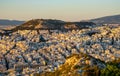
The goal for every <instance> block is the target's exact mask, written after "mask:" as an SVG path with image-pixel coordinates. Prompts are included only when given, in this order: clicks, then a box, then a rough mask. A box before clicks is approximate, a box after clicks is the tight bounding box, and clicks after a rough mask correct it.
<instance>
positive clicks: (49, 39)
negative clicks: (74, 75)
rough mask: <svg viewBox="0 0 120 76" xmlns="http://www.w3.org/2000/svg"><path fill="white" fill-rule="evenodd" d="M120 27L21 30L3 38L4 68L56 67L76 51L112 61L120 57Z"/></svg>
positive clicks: (0, 66)
mask: <svg viewBox="0 0 120 76" xmlns="http://www.w3.org/2000/svg"><path fill="white" fill-rule="evenodd" d="M119 30H120V27H119V26H117V27H110V26H100V27H95V28H90V29H82V30H72V31H67V32H64V31H59V30H51V32H52V33H49V31H47V30H39V31H37V30H19V31H16V32H14V33H12V34H11V35H7V36H5V35H3V36H2V37H1V40H0V72H1V73H8V74H9V75H12V76H14V75H30V74H33V73H42V72H46V71H54V70H56V69H57V68H59V66H60V65H62V64H64V63H65V60H66V58H67V57H69V56H71V55H72V54H79V53H85V54H87V55H90V56H92V57H94V58H96V59H100V60H102V61H105V62H108V61H113V60H115V59H118V58H120V31H119Z"/></svg>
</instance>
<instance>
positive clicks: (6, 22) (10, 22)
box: [0, 19, 24, 25]
mask: <svg viewBox="0 0 120 76" xmlns="http://www.w3.org/2000/svg"><path fill="white" fill-rule="evenodd" d="M23 23H24V21H18V20H7V19H0V25H21V24H23Z"/></svg>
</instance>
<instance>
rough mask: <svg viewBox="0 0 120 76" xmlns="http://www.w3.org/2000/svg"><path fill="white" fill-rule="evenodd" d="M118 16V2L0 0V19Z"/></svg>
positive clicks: (118, 0) (108, 0)
mask: <svg viewBox="0 0 120 76" xmlns="http://www.w3.org/2000/svg"><path fill="white" fill-rule="evenodd" d="M116 14H120V0H0V19H17V20H30V19H36V18H43V19H44V18H45V19H49V18H51V19H61V20H65V21H79V20H86V19H91V18H97V17H102V16H108V15H116Z"/></svg>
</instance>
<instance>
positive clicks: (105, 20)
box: [90, 15, 120, 24]
mask: <svg viewBox="0 0 120 76" xmlns="http://www.w3.org/2000/svg"><path fill="white" fill-rule="evenodd" d="M90 21H91V22H94V23H96V24H120V15H113V16H105V17H100V18H96V19H91V20H90Z"/></svg>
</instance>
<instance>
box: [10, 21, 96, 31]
mask: <svg viewBox="0 0 120 76" xmlns="http://www.w3.org/2000/svg"><path fill="white" fill-rule="evenodd" d="M94 25H95V24H94V23H93V22H65V21H61V20H52V19H33V20H30V21H27V22H25V23H23V24H22V25H20V26H17V27H15V28H13V29H12V31H17V30H70V29H82V28H88V27H93V26H94Z"/></svg>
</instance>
